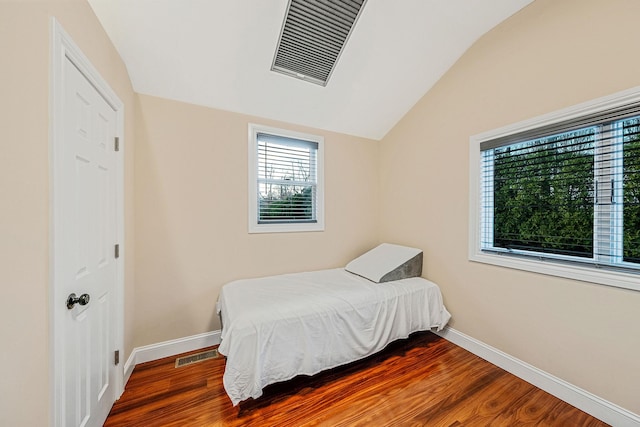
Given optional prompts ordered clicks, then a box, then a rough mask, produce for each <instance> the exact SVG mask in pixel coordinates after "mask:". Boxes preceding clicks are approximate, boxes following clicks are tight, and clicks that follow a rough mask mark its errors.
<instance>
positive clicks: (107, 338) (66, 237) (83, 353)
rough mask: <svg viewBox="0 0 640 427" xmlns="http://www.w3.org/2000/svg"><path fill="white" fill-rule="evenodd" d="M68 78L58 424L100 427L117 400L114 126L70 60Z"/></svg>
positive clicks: (58, 238) (58, 248)
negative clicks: (74, 297)
mask: <svg viewBox="0 0 640 427" xmlns="http://www.w3.org/2000/svg"><path fill="white" fill-rule="evenodd" d="M63 75H64V77H63V80H62V81H63V89H62V91H61V95H62V97H63V98H64V100H63V102H62V103H60V104H59V105H60V106H61V108H62V111H61V112H60V117H61V118H62V120H61V121H60V122H61V125H62V126H63V128H62V130H61V135H62V137H61V141H60V143H58V144H56V146H55V148H54V153H53V159H54V160H53V168H54V177H55V178H54V188H53V194H54V206H55V207H56V212H55V217H56V220H55V222H54V227H56V229H55V230H54V236H55V237H54V253H53V257H54V264H55V273H54V274H55V281H54V286H55V290H54V295H55V296H56V299H57V300H56V301H54V316H55V317H56V322H55V328H56V330H55V331H54V337H55V341H56V342H55V344H54V347H55V351H56V358H57V366H56V386H55V387H56V393H57V394H58V395H57V396H56V399H55V400H56V401H57V404H56V405H57V406H58V407H57V408H56V412H57V416H56V417H57V420H56V423H58V424H59V425H64V426H68V427H72V426H98V425H99V426H101V425H102V424H103V423H104V421H105V419H106V417H107V415H108V413H109V410H110V409H111V406H112V405H113V402H114V401H115V398H116V390H115V389H116V387H115V378H116V367H115V364H114V350H115V329H116V325H117V323H116V315H115V313H116V307H115V303H116V300H115V294H116V291H115V289H116V281H117V266H116V263H117V262H118V261H117V259H116V256H115V244H116V243H117V242H116V239H117V228H116V227H117V194H116V182H117V180H116V158H115V156H116V155H117V153H116V152H115V150H114V139H115V136H116V127H117V124H116V122H117V119H116V112H115V111H114V109H113V108H111V107H110V105H109V104H108V103H107V102H106V101H105V100H104V99H103V97H102V96H101V95H100V93H98V91H97V90H96V89H95V88H94V87H93V86H92V85H91V84H90V83H89V81H88V80H87V79H86V78H85V76H84V75H83V74H82V73H81V72H80V71H79V70H78V69H77V68H76V67H75V66H74V64H73V63H72V62H71V61H70V60H69V59H68V58H65V60H64V65H63ZM72 294H75V296H76V299H73V298H71V300H70V301H67V298H68V297H69V296H70V295H72ZM68 303H69V304H68Z"/></svg>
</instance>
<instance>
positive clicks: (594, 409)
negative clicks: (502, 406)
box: [436, 327, 640, 427]
mask: <svg viewBox="0 0 640 427" xmlns="http://www.w3.org/2000/svg"><path fill="white" fill-rule="evenodd" d="M436 333H437V334H438V335H440V336H441V337H443V338H445V339H446V340H447V341H451V342H452V343H454V344H456V345H458V346H460V347H462V348H464V349H465V350H468V351H470V352H471V353H473V354H475V355H476V356H479V357H481V358H483V359H485V360H487V361H488V362H491V363H493V364H494V365H496V366H498V367H500V368H502V369H504V370H505V371H507V372H510V373H512V374H514V375H515V376H517V377H519V378H522V379H523V380H525V381H527V382H528V383H531V384H533V385H535V386H536V387H538V388H540V389H542V390H544V391H546V392H547V393H549V394H552V395H554V396H556V397H557V398H559V399H561V400H563V401H565V402H567V403H569V404H570V405H573V406H575V407H576V408H578V409H580V410H582V411H584V412H586V413H588V414H590V415H592V416H594V417H596V418H598V419H599V420H602V421H604V422H605V423H607V424H610V425H612V426H616V427H639V426H640V415H638V414H634V413H633V412H631V411H628V410H626V409H624V408H621V407H620V406H618V405H615V404H613V403H611V402H609V401H607V400H605V399H602V398H600V397H598V396H596V395H594V394H592V393H589V392H588V391H586V390H583V389H581V388H579V387H576V386H575V385H573V384H570V383H568V382H566V381H564V380H562V379H560V378H558V377H555V376H553V375H551V374H549V373H547V372H545V371H543V370H541V369H538V368H536V367H535V366H532V365H529V364H528V363H526V362H523V361H522V360H519V359H516V358H515V357H513V356H510V355H508V354H507V353H504V352H502V351H500V350H498V349H497V348H494V347H491V346H490V345H487V344H485V343H483V342H481V341H478V340H476V339H474V338H471V337H470V336H468V335H465V334H463V333H462V332H460V331H457V330H455V329H453V328H450V327H446V328H445V329H444V330H443V331H441V332H436Z"/></svg>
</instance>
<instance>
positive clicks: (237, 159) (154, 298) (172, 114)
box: [135, 95, 378, 346]
mask: <svg viewBox="0 0 640 427" xmlns="http://www.w3.org/2000/svg"><path fill="white" fill-rule="evenodd" d="M139 99H140V104H141V111H142V113H141V117H140V118H139V121H138V123H139V126H138V132H139V134H138V136H137V139H136V164H135V180H136V207H135V210H136V214H135V215H136V220H135V228H136V295H135V299H136V312H135V316H136V317H135V330H136V341H135V345H136V346H140V345H145V344H151V343H157V342H161V341H165V340H169V339H174V338H180V337H184V336H189V335H193V334H197V333H202V332H207V331H211V330H216V329H219V328H220V324H219V320H218V317H217V315H216V313H215V303H216V300H217V298H218V292H219V290H220V287H221V286H222V285H223V284H224V283H226V282H228V281H231V280H235V279H240V278H246V277H256V276H264V275H270V274H278V273H286V272H294V271H302V270H315V269H322V268H330V267H340V266H343V265H345V264H346V262H347V261H348V260H350V259H351V258H354V257H355V256H356V255H358V254H359V253H361V252H363V251H365V250H367V249H369V248H370V247H373V246H374V245H375V244H377V242H378V234H377V230H378V221H377V211H378V182H377V177H378V171H377V162H378V144H377V142H375V141H371V140H367V139H362V138H356V137H351V136H346V135H341V134H335V133H330V132H325V131H320V130H314V129H307V128H301V127H298V126H292V125H289V124H282V123H277V122H273V121H269V120H263V119H258V118H253V117H249V116H244V115H241V114H236V113H230V112H225V111H220V110H214V109H210V108H204V107H197V106H193V105H189V104H184V103H180V102H176V101H169V100H164V99H160V98H154V97H150V96H143V95H140V97H139ZM250 122H252V123H259V124H264V125H268V126H275V127H280V128H284V129H291V130H296V131H302V132H308V133H313V134H319V135H322V136H324V138H325V205H326V210H325V226H326V229H325V231H324V232H312V233H278V234H271V233H267V234H248V232H247V222H248V219H247V215H248V212H247V209H248V207H247V205H248V200H247V199H248V198H247V191H248V190H247V189H248V181H247V180H248V177H247V174H248V170H247V167H248V165H247V164H248V157H247V156H248V152H247V150H248V148H247V146H248V142H247V138H248V127H247V126H248V123H250Z"/></svg>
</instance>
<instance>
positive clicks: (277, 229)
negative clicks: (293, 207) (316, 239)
mask: <svg viewBox="0 0 640 427" xmlns="http://www.w3.org/2000/svg"><path fill="white" fill-rule="evenodd" d="M317 231H324V224H322V223H320V222H318V223H300V224H253V223H251V224H249V234H260V233H306V232H317Z"/></svg>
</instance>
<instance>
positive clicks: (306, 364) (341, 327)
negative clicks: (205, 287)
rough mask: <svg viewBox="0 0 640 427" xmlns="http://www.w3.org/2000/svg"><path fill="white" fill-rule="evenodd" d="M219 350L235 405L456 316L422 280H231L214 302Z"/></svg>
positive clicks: (328, 275) (323, 274) (313, 276)
mask: <svg viewBox="0 0 640 427" xmlns="http://www.w3.org/2000/svg"><path fill="white" fill-rule="evenodd" d="M217 311H218V313H221V316H222V325H223V329H222V335H221V343H220V346H219V348H218V351H219V352H220V353H222V354H223V355H225V356H227V362H226V368H225V372H224V377H223V382H224V387H225V390H226V392H227V394H228V395H229V397H230V398H231V401H232V403H233V405H237V404H238V403H239V402H241V401H243V400H245V399H248V398H258V397H260V396H261V395H262V389H263V388H264V387H265V386H267V385H269V384H273V383H276V382H280V381H285V380H288V379H291V378H293V377H295V376H297V375H300V374H306V375H314V374H316V373H318V372H320V371H323V370H325V369H330V368H334V367H337V366H340V365H343V364H346V363H349V362H353V361H355V360H359V359H362V358H364V357H366V356H369V355H371V354H374V353H376V352H378V351H380V350H382V349H383V348H384V347H385V346H386V345H387V344H389V343H390V342H392V341H394V340H396V339H400V338H406V337H408V336H409V335H410V334H411V333H413V332H416V331H422V330H428V329H432V328H437V329H438V330H440V329H442V328H443V327H444V326H445V325H446V324H447V322H448V321H449V319H450V317H451V315H450V314H449V312H448V311H447V310H446V308H445V307H444V305H443V303H442V295H441V293H440V289H439V288H438V286H437V285H436V284H434V283H433V282H430V281H428V280H425V279H423V278H420V277H414V278H409V279H402V280H397V281H392V282H386V283H373V282H371V281H369V280H367V279H364V278H362V277H359V276H357V275H354V274H351V273H349V272H347V271H345V270H344V269H342V268H339V269H333V270H321V271H315V272H307V273H295V274H285V275H280V276H270V277H264V278H259V279H247V280H238V281H234V282H230V283H228V284H226V285H225V286H223V288H222V291H221V293H220V297H219V299H218V303H217Z"/></svg>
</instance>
